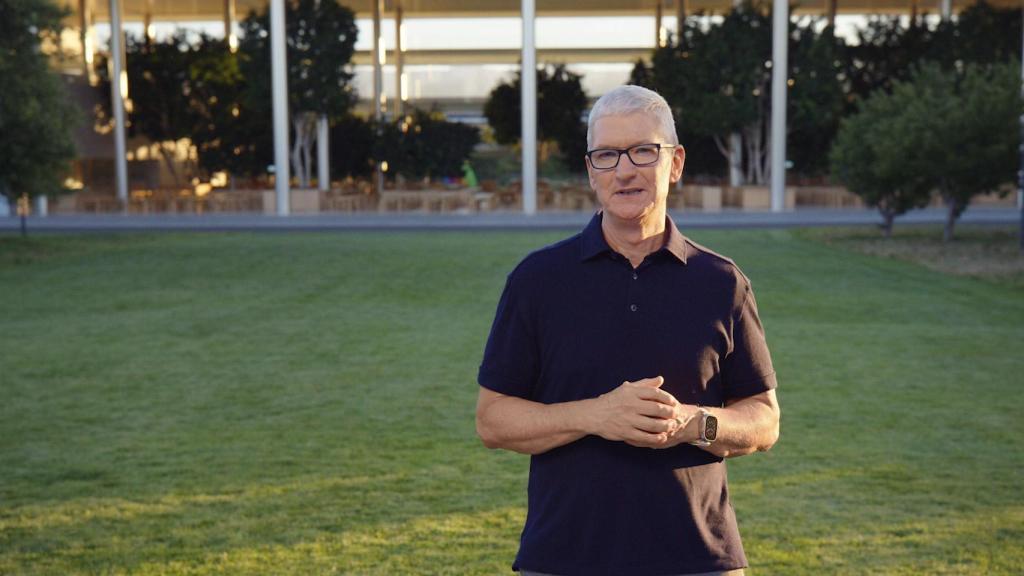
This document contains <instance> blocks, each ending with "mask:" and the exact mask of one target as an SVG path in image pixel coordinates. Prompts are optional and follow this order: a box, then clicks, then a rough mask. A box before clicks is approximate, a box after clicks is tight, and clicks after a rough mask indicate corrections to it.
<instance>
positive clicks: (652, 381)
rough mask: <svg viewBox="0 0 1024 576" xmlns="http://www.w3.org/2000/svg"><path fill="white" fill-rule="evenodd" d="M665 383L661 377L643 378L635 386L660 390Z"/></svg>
mask: <svg viewBox="0 0 1024 576" xmlns="http://www.w3.org/2000/svg"><path fill="white" fill-rule="evenodd" d="M664 383H665V378H664V377H662V376H655V377H654V378H644V379H643V380H638V381H637V384H639V385H641V386H648V387H650V388H661V385H662V384H664Z"/></svg>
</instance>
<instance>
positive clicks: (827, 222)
mask: <svg viewBox="0 0 1024 576" xmlns="http://www.w3.org/2000/svg"><path fill="white" fill-rule="evenodd" d="M945 216H946V213H945V210H944V209H941V208H927V209H924V210H915V211H913V212H911V213H909V214H905V215H904V216H902V217H900V218H897V220H896V224H897V226H900V225H906V224H939V223H942V222H943V221H944V219H945ZM672 217H673V218H674V219H675V220H676V222H677V223H678V225H679V227H680V228H683V229H687V228H792V227H803V226H875V225H878V224H879V223H880V222H881V218H880V217H879V215H878V212H876V211H874V210H862V209H833V210H826V209H800V210H794V211H789V212H781V213H772V212H742V211H733V210H725V211H722V212H718V213H704V212H673V213H672ZM589 219H590V214H589V213H585V212H544V213H541V214H537V215H535V216H525V215H523V214H522V213H519V212H486V213H480V214H425V213H385V214H380V213H362V214H340V213H338V214H316V215H294V216H285V217H280V216H264V215H261V214H203V215H181V214H155V215H153V214H151V215H130V216H125V215H85V214H82V215H74V216H48V217H43V218H37V217H32V218H29V221H28V226H29V230H30V231H32V232H118V231H125V232H128V231H131V232H157V231H211V232H213V231H232V230H237V231H318V230H495V229H497V230H545V229H579V228H582V227H583V226H584V225H585V224H586V223H587V221H588V220H589ZM1020 219H1021V213H1020V211H1019V210H1017V209H1016V208H982V207H976V208H970V209H968V210H967V212H965V213H964V214H963V215H962V216H961V217H960V223H973V224H1004V225H1012V224H1017V223H1019V222H1020ZM19 225H20V224H19V220H18V218H16V217H9V218H0V233H3V232H5V231H7V232H12V231H13V232H16V231H17V230H18V227H19Z"/></svg>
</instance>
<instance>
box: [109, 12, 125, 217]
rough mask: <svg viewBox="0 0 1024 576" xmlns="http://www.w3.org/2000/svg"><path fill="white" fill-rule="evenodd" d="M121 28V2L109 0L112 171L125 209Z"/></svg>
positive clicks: (123, 72) (122, 45)
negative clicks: (112, 120)
mask: <svg viewBox="0 0 1024 576" xmlns="http://www.w3.org/2000/svg"><path fill="white" fill-rule="evenodd" d="M123 58H124V30H123V29H122V27H121V3H120V2H118V0H110V61H111V64H112V70H111V72H110V103H111V107H112V108H113V109H114V173H115V186H116V190H117V199H118V200H120V201H121V206H122V207H123V209H124V211H126V212H127V210H128V160H127V157H126V156H127V150H126V148H127V146H126V144H125V136H124V95H123V93H122V91H123V90H125V89H127V87H128V86H127V84H128V78H127V76H126V73H125V71H124V60H123Z"/></svg>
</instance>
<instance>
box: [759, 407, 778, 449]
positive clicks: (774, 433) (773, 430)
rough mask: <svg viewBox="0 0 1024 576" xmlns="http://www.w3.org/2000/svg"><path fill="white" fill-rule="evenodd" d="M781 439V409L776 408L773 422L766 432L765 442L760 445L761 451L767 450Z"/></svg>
mask: <svg viewBox="0 0 1024 576" xmlns="http://www.w3.org/2000/svg"><path fill="white" fill-rule="evenodd" d="M778 441H779V410H778V408H776V409H775V410H774V411H773V414H772V423H771V426H769V427H768V430H767V431H766V433H765V437H764V442H763V443H762V444H761V446H758V448H757V449H758V451H759V452H767V451H769V450H771V449H772V446H775V443H776V442H778Z"/></svg>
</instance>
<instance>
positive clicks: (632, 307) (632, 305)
mask: <svg viewBox="0 0 1024 576" xmlns="http://www.w3.org/2000/svg"><path fill="white" fill-rule="evenodd" d="M629 311H630V312H636V304H630V305H629Z"/></svg>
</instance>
